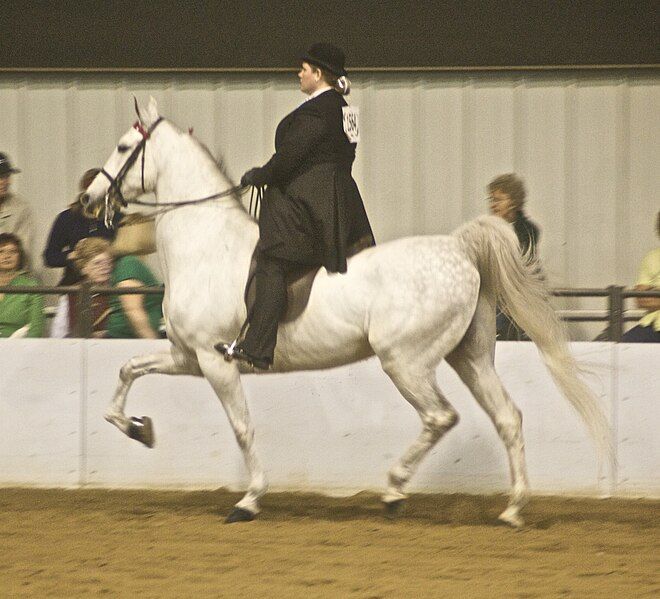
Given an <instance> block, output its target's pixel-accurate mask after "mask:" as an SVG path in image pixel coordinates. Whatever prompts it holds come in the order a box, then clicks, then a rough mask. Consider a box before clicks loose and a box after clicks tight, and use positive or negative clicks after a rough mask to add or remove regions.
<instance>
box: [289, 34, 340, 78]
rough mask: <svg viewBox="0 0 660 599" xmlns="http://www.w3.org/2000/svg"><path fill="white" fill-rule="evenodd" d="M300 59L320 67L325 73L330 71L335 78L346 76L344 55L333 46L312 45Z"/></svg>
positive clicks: (322, 43) (325, 44) (326, 44)
mask: <svg viewBox="0 0 660 599" xmlns="http://www.w3.org/2000/svg"><path fill="white" fill-rule="evenodd" d="M300 59H301V60H303V61H304V62H308V63H309V64H313V65H315V66H317V67H321V68H322V69H325V70H326V71H330V72H331V73H332V74H333V75H337V77H343V76H345V75H346V69H344V61H345V58H344V53H343V52H342V50H341V48H338V47H337V46H335V45H334V44H328V43H325V42H320V43H318V44H313V45H312V46H311V47H310V48H309V50H307V53H305V54H303V55H302V56H301V57H300Z"/></svg>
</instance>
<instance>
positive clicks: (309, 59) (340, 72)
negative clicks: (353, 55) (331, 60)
mask: <svg viewBox="0 0 660 599" xmlns="http://www.w3.org/2000/svg"><path fill="white" fill-rule="evenodd" d="M300 60H302V61H303V62H307V63H309V64H313V65H315V66H317V67H321V68H322V69H325V70H326V71H329V72H330V73H332V74H333V75H337V77H346V75H347V74H348V73H347V72H346V69H341V70H338V69H337V68H336V67H333V66H332V65H330V64H328V63H327V62H325V61H323V60H319V59H318V58H314V57H313V56H310V55H309V54H303V55H302V56H301V57H300Z"/></svg>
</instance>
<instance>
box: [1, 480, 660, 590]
mask: <svg viewBox="0 0 660 599" xmlns="http://www.w3.org/2000/svg"><path fill="white" fill-rule="evenodd" d="M238 497H239V496H238V495H237V494H233V493H228V492H225V491H203V492H202V491H200V492H190V493H183V492H151V491H128V492H125V491H99V490H82V491H62V490H35V489H0V547H1V550H0V597H3V598H5V597H93V596H98V595H101V596H106V597H141V598H150V597H154V598H164V597H177V598H187V597H232V598H233V597H250V598H254V597H287V598H289V597H310V598H317V597H321V598H324V597H332V598H335V597H340V598H343V597H350V598H352V597H355V598H365V599H366V598H371V599H376V598H380V597H383V598H385V597H387V598H390V597H392V598H399V597H414V598H424V597H459V598H463V597H489V598H492V597H517V598H532V597H576V598H583V597H616V598H617V599H619V598H622V597H658V596H660V576H659V572H660V561H659V556H660V535H659V534H658V533H659V530H658V529H659V525H658V514H659V508H660V502H659V501H641V500H640V501H620V500H588V499H557V498H538V497H537V498H533V499H532V501H531V503H530V505H529V506H528V508H527V509H526V512H525V515H526V518H527V526H526V527H525V528H524V529H522V530H520V531H514V530H511V529H509V528H506V527H504V526H498V525H497V522H496V517H497V514H498V513H499V512H500V511H501V510H502V509H503V507H504V503H505V498H503V497H479V496H466V495H427V496H424V495H415V496H412V497H411V498H410V500H409V502H408V505H407V507H406V509H405V512H404V513H403V514H402V516H401V517H400V518H398V519H397V520H394V521H390V520H387V519H386V518H385V517H384V515H383V511H382V509H381V505H380V503H379V500H378V497H377V496H375V495H373V494H367V493H361V494H359V495H355V496H353V497H348V498H327V497H321V496H318V495H302V494H283V493H271V494H269V495H267V496H266V498H265V499H264V501H263V513H262V514H261V515H260V516H259V518H258V519H257V520H255V521H254V522H250V523H242V524H232V525H225V524H223V518H224V516H225V515H226V514H227V513H228V512H229V511H230V509H231V507H232V505H233V503H234V502H235V501H237V499H238Z"/></svg>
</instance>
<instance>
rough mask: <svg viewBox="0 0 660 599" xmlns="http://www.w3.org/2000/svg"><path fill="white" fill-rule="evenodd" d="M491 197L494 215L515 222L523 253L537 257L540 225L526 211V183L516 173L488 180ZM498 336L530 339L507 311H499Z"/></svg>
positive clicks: (520, 339) (519, 339) (506, 338)
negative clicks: (528, 216) (530, 218)
mask: <svg viewBox="0 0 660 599" xmlns="http://www.w3.org/2000/svg"><path fill="white" fill-rule="evenodd" d="M488 193H489V196H488V200H489V204H490V211H491V213H492V214H493V215H495V216H499V217H500V218H503V219H504V220H506V221H507V222H509V223H511V224H512V225H513V229H514V231H515V232H516V236H517V237H518V243H519V245H520V249H521V251H522V253H523V254H524V255H526V256H529V257H530V258H531V259H536V246H537V245H538V242H539V236H540V231H539V228H538V227H537V226H536V225H535V224H534V223H533V222H532V221H531V220H529V218H527V215H526V214H525V212H524V206H525V197H526V195H527V194H526V191H525V184H524V183H523V181H522V179H521V178H520V177H518V176H517V175H515V174H514V173H508V174H506V175H500V176H499V177H496V178H495V179H493V180H492V181H491V182H490V183H489V184H488ZM496 331H497V339H499V340H500V341H529V337H528V336H527V335H526V334H525V332H524V331H522V330H521V329H520V328H519V327H518V326H517V325H516V323H515V322H513V321H512V320H511V319H510V318H509V317H508V316H507V315H506V314H504V313H503V312H500V311H499V309H498V311H497V320H496Z"/></svg>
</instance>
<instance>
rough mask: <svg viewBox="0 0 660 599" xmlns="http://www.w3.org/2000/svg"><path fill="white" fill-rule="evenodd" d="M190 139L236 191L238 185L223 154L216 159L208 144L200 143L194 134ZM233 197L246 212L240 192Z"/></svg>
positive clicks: (235, 192)
mask: <svg viewBox="0 0 660 599" xmlns="http://www.w3.org/2000/svg"><path fill="white" fill-rule="evenodd" d="M190 139H192V140H193V141H194V142H195V143H196V144H197V145H198V146H199V147H200V148H201V149H202V151H203V152H204V153H205V154H206V155H207V156H208V157H209V158H210V159H211V162H213V164H215V166H216V168H217V169H218V171H220V174H221V175H222V176H223V177H224V178H225V179H226V180H227V181H228V182H229V184H230V185H231V187H232V188H235V189H236V188H237V186H236V183H235V181H234V179H233V178H232V176H231V175H230V174H229V169H228V168H227V164H226V163H225V159H224V157H223V156H222V154H220V153H219V152H218V156H217V157H216V156H215V155H214V154H213V153H212V152H211V150H209V149H208V147H207V146H206V144H205V143H203V142H202V141H200V140H199V139H197V138H196V137H194V136H193V135H192V133H191V134H190ZM232 197H233V198H234V199H235V200H236V201H237V202H238V204H239V206H241V207H242V208H243V209H244V210H245V207H244V206H243V203H242V202H241V196H240V194H239V193H238V191H234V192H233V193H232Z"/></svg>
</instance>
